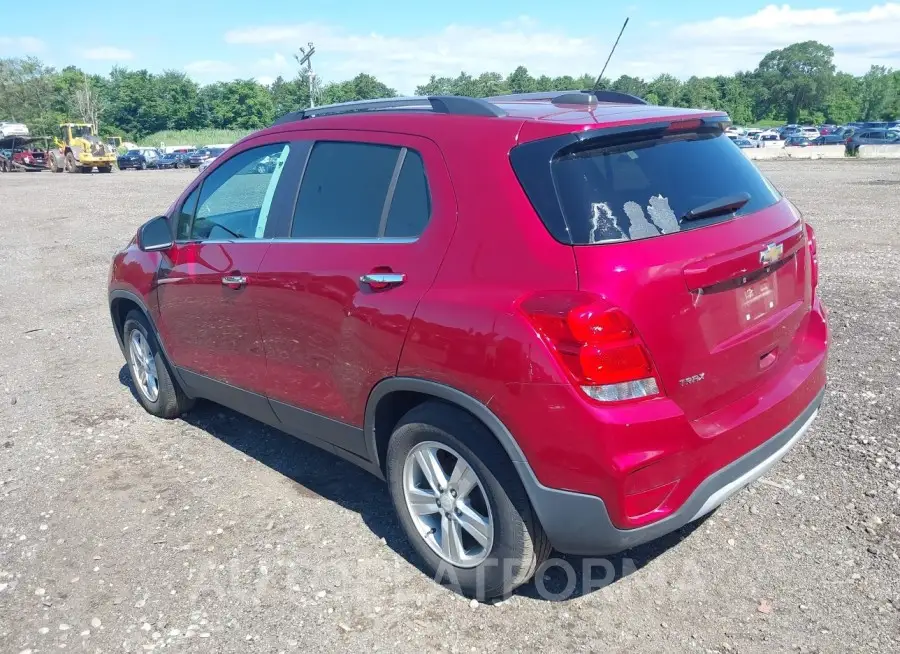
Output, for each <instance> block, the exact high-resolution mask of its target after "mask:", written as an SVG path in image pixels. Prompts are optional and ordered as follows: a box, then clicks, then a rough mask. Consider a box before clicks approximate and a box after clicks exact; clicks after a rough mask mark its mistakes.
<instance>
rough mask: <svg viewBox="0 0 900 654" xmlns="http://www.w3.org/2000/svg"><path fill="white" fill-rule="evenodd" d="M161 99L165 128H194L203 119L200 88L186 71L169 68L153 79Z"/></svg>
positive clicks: (161, 115)
mask: <svg viewBox="0 0 900 654" xmlns="http://www.w3.org/2000/svg"><path fill="white" fill-rule="evenodd" d="M153 86H154V87H155V88H156V94H157V97H158V98H159V99H160V107H159V115H160V118H161V119H162V120H164V121H165V128H164V129H192V128H195V127H197V126H199V124H200V123H201V122H202V121H203V118H204V116H203V112H202V110H201V109H200V88H199V86H198V85H197V83H196V82H195V81H194V80H192V79H190V78H189V77H188V76H187V75H185V74H184V73H181V72H178V71H174V70H167V71H165V72H163V74H162V75H160V76H157V77H155V78H154V79H153Z"/></svg>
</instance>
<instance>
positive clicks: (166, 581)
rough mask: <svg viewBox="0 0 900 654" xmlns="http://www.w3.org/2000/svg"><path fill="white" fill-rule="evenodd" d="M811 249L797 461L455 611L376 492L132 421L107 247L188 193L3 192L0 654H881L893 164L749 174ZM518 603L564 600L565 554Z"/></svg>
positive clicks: (891, 572)
mask: <svg viewBox="0 0 900 654" xmlns="http://www.w3.org/2000/svg"><path fill="white" fill-rule="evenodd" d="M761 167H762V169H763V171H764V172H766V173H767V174H768V175H769V176H770V177H771V179H772V180H773V181H774V182H775V183H776V185H778V186H779V187H780V188H781V189H782V190H783V191H784V193H785V194H786V195H787V196H788V197H789V198H790V199H792V200H793V201H794V203H795V204H796V205H797V206H798V207H799V208H800V209H801V210H802V211H804V212H805V215H806V217H807V218H808V219H809V220H810V221H811V222H812V223H813V224H814V225H815V226H816V228H817V231H818V235H819V243H820V251H821V255H820V256H821V262H822V264H821V271H822V272H821V277H822V281H821V292H822V294H823V296H824V297H825V298H826V300H827V302H828V304H829V306H830V307H831V324H832V328H833V333H834V342H833V349H832V355H831V361H830V378H831V382H830V388H829V390H828V393H827V398H826V403H825V406H824V408H823V410H822V412H821V414H820V417H819V419H818V420H817V421H816V423H815V424H814V426H813V428H812V429H811V431H810V434H809V436H808V437H807V438H806V439H805V440H804V441H803V442H802V444H800V445H799V446H798V447H797V448H796V450H795V451H794V452H793V453H792V454H791V455H790V456H789V457H788V458H787V459H786V460H785V461H784V462H783V463H782V464H780V465H779V466H777V467H776V468H775V469H774V470H773V471H772V473H771V474H770V476H769V477H767V478H766V479H764V480H762V481H760V482H759V483H756V484H754V485H753V486H752V487H750V488H749V489H747V490H745V491H743V492H741V493H740V494H739V495H738V496H736V497H735V498H733V499H732V500H731V501H730V502H728V503H727V504H726V505H725V506H723V507H722V508H721V509H720V510H719V511H718V512H717V513H715V514H714V515H713V516H712V517H710V518H709V519H707V520H706V521H705V522H703V523H702V524H700V525H694V526H691V527H688V528H686V529H684V530H682V531H681V532H680V533H677V534H674V535H672V536H670V537H667V538H665V539H663V540H662V541H659V542H656V543H652V544H649V545H646V546H643V547H640V548H637V549H635V550H632V551H630V552H627V553H625V554H624V555H622V556H618V557H614V558H613V559H611V560H610V563H611V567H612V568H613V569H614V570H615V576H614V578H613V576H612V575H607V574H606V572H607V568H604V567H602V566H598V567H594V569H593V571H594V572H593V574H592V575H588V576H587V577H586V578H584V577H582V576H581V575H580V574H579V575H576V576H577V577H578V583H577V584H576V586H575V590H574V593H573V594H572V596H571V597H570V598H568V599H566V600H563V601H548V600H546V599H542V598H541V597H540V595H541V593H539V592H538V588H536V587H535V585H533V584H532V585H529V586H526V587H523V588H522V589H520V591H519V592H517V593H516V594H515V595H513V596H512V597H511V598H509V599H507V600H506V601H503V602H500V603H498V604H492V605H485V604H477V603H476V604H475V605H472V604H470V602H469V601H468V600H466V599H464V598H462V597H459V596H457V595H455V594H453V593H452V592H451V591H449V590H447V589H445V588H442V587H439V586H437V585H436V584H434V583H433V582H432V581H431V579H430V578H429V577H428V576H427V575H426V574H423V573H422V572H421V571H420V570H419V569H418V567H417V563H416V560H415V558H414V556H413V554H412V552H411V550H410V548H409V547H408V546H407V544H406V543H405V541H404V538H403V536H402V534H401V533H400V530H399V526H398V523H397V521H396V520H395V518H394V517H393V514H392V510H391V508H390V506H389V500H388V496H387V492H386V489H385V488H384V487H383V485H382V484H381V483H380V482H378V481H377V480H375V479H374V478H372V477H370V476H368V475H367V474H366V473H363V472H361V471H359V470H357V469H356V468H354V467H353V466H351V465H350V464H346V463H344V462H342V461H339V460H337V459H335V458H333V457H331V456H329V455H327V454H324V453H322V452H320V451H318V450H316V449H315V448H312V447H310V446H307V445H305V444H303V443H301V442H299V441H295V440H293V439H292V438H290V437H289V436H285V435H282V434H280V433H277V432H275V431H273V430H270V429H267V428H265V427H263V426H261V425H260V424H258V423H255V422H253V421H251V420H249V419H246V418H243V417H241V416H240V415H238V414H236V413H234V412H232V411H229V410H227V409H223V408H221V407H217V406H215V405H211V404H205V405H202V406H200V407H198V409H197V410H196V411H195V412H194V413H192V414H191V415H189V416H187V417H186V419H185V420H183V421H182V420H176V421H171V422H166V421H162V420H157V419H154V418H152V417H150V416H149V415H148V414H146V413H145V412H144V411H143V410H142V409H141V408H140V406H139V405H138V404H137V402H136V401H135V399H134V398H133V396H132V392H131V389H130V386H129V380H128V374H127V372H126V370H125V368H124V367H123V359H122V355H121V353H120V352H119V350H118V347H117V345H116V342H115V339H114V337H113V334H112V330H111V327H110V321H109V316H108V313H107V307H106V275H107V269H108V264H109V260H110V257H111V255H112V253H113V251H114V250H115V249H117V248H118V247H120V246H122V245H123V244H124V243H126V242H127V241H128V240H129V238H130V237H131V236H132V235H133V234H134V231H135V228H136V227H137V225H138V224H139V223H140V222H142V221H143V220H144V219H146V218H148V217H150V216H152V215H155V214H157V213H159V212H161V211H163V210H165V208H166V207H167V205H168V204H169V202H170V201H171V200H173V199H174V198H175V197H176V195H177V193H178V191H180V189H182V188H183V187H184V185H185V184H186V183H187V182H188V181H189V180H190V179H191V177H192V175H193V174H194V173H192V172H190V171H147V172H143V173H142V172H125V173H121V172H117V173H114V174H112V175H91V176H76V175H51V174H50V173H41V174H17V175H4V176H2V177H0V207H2V210H0V214H2V224H3V227H4V233H5V234H6V236H5V238H4V239H2V241H0V344H2V350H0V352H2V357H0V652H12V653H13V654H15V653H17V652H23V651H24V652H32V653H35V654H36V653H38V652H49V651H56V650H58V649H59V648H67V649H77V650H78V651H91V652H101V651H102V652H108V651H131V652H140V651H145V650H150V649H156V648H163V647H167V648H172V649H174V650H176V651H198V652H281V651H285V652H288V651H343V650H349V649H354V650H362V649H365V650H375V649H381V650H392V651H423V650H433V651H443V650H449V651H452V652H468V651H484V650H489V651H498V650H503V651H507V650H547V651H561V652H562V651H575V650H579V651H588V650H591V651H602V652H614V651H634V650H646V651H657V652H659V651H664V652H684V651H698V652H725V651H727V652H734V651H740V652H755V651H765V652H779V651H804V652H808V651H822V652H847V651H885V652H887V651H898V649H900V585H898V578H900V561H898V556H900V489H898V479H900V474H898V467H900V438H898V433H900V420H898V413H900V400H898V397H900V393H898V391H900V373H898V365H897V359H898V356H900V336H898V316H900V284H898V281H900V249H898V248H900V236H898V230H897V227H896V221H897V198H898V196H900V163H892V162H875V161H871V162H864V161H805V162H800V161H795V162H794V161H786V162H763V163H762V164H761ZM564 561H565V563H563V564H562V566H563V567H556V568H553V569H551V570H549V571H547V573H546V575H545V576H542V577H541V579H540V580H539V586H541V587H545V588H546V589H548V590H551V591H559V590H561V589H563V587H564V586H565V585H566V581H567V574H566V572H565V571H564V566H565V565H566V564H568V565H570V566H572V567H573V568H574V569H575V570H578V571H581V569H582V567H583V566H584V565H585V562H584V560H582V559H579V558H577V557H566V558H565V559H564Z"/></svg>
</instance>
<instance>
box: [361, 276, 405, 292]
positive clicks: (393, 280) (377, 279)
mask: <svg viewBox="0 0 900 654" xmlns="http://www.w3.org/2000/svg"><path fill="white" fill-rule="evenodd" d="M359 281H361V282H362V283H363V284H368V285H369V286H370V287H371V288H373V289H376V290H378V289H383V288H387V287H388V286H397V285H399V284H402V283H403V282H405V281H406V273H395V272H383V273H382V272H378V273H374V272H373V273H368V274H366V275H363V276H362V277H360V278H359Z"/></svg>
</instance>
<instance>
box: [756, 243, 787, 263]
mask: <svg viewBox="0 0 900 654" xmlns="http://www.w3.org/2000/svg"><path fill="white" fill-rule="evenodd" d="M782 253H784V245H783V244H781V243H778V244H775V243H769V244H768V245H767V246H766V247H765V248H763V251H762V252H760V253H759V262H760V263H762V264H765V265H767V266H768V265H769V264H772V263H775V262H776V261H778V260H779V259H780V258H781V255H782Z"/></svg>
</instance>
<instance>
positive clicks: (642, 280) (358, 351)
mask: <svg viewBox="0 0 900 654" xmlns="http://www.w3.org/2000/svg"><path fill="white" fill-rule="evenodd" d="M392 109H395V110H392ZM727 120H728V117H727V116H726V115H725V114H723V113H721V112H717V111H710V110H690V109H683V108H667V107H655V106H649V105H646V104H644V103H642V101H640V100H638V99H636V98H634V97H632V96H625V95H623V94H616V93H613V92H604V91H598V92H595V93H566V94H563V95H559V96H554V95H552V94H544V95H538V96H535V95H534V94H530V95H525V96H506V97H499V98H488V99H476V98H465V97H454V98H452V99H451V98H444V97H435V98H415V99H410V98H404V99H402V100H398V99H396V98H390V99H385V100H375V101H363V102H352V103H347V104H345V105H331V106H322V107H316V108H315V109H311V110H305V111H301V112H296V113H293V114H288V115H287V116H284V117H282V118H281V119H279V120H277V121H276V122H275V124H274V125H273V126H271V127H269V128H267V129H264V130H262V131H260V132H257V133H256V134H255V135H251V136H249V137H247V138H246V139H244V140H243V141H241V143H240V144H238V145H235V146H234V147H232V148H230V149H229V150H228V151H227V152H226V153H224V154H223V155H221V157H220V158H219V160H218V161H217V162H216V165H215V166H213V167H211V168H209V169H208V170H207V171H206V172H205V173H202V174H200V175H198V176H197V177H196V178H195V179H193V180H192V181H191V182H190V183H189V184H188V187H187V188H186V189H185V191H184V192H183V193H182V195H181V196H180V197H179V198H178V199H177V200H176V201H175V202H174V203H173V204H172V206H171V209H170V210H168V211H167V213H166V214H165V215H163V216H158V217H156V218H153V219H151V220H149V221H148V222H147V223H145V224H144V225H143V226H142V227H141V228H140V229H139V230H138V232H137V236H136V238H134V239H133V240H132V241H131V243H129V244H128V245H126V246H125V247H124V248H123V249H122V250H121V251H120V252H118V253H117V254H116V255H115V257H114V259H113V261H112V267H111V271H110V275H109V300H110V305H109V308H110V313H111V317H112V323H113V327H114V329H115V334H116V337H117V338H118V340H119V344H120V346H121V349H122V352H123V354H124V355H125V357H126V360H127V365H128V369H129V371H130V374H131V378H132V379H133V380H134V386H135V394H136V397H137V399H138V400H139V401H140V403H141V404H142V405H143V407H144V408H145V409H146V410H147V411H148V412H150V413H151V414H153V415H155V416H159V417H162V418H175V417H177V416H180V415H182V414H183V413H184V412H186V411H189V410H190V408H191V406H192V404H193V402H194V399H195V398H201V397H202V398H206V399H208V400H212V401H215V402H219V403H222V404H225V405H228V406H230V407H232V408H234V409H236V410H238V411H241V412H243V413H245V414H247V415H249V416H251V417H253V418H256V419H258V420H261V421H263V422H264V423H267V424H269V425H273V426H275V427H277V428H278V429H281V430H284V431H286V432H288V433H291V434H293V435H295V436H297V437H299V438H301V439H304V440H307V441H309V442H311V443H314V444H315V445H318V446H320V447H323V448H325V449H326V450H328V451H329V452H331V453H333V454H335V455H337V456H339V457H342V458H344V459H347V460H349V461H352V462H353V463H355V464H357V465H359V466H360V467H362V468H363V469H365V470H367V471H369V472H371V473H372V474H374V475H376V476H378V477H381V478H385V479H386V480H387V483H388V491H389V493H388V494H389V496H390V499H391V501H392V503H393V506H394V508H395V510H396V512H397V515H398V520H399V525H400V527H401V529H402V530H403V531H404V532H405V534H406V536H407V537H408V538H409V541H410V543H411V545H412V547H413V548H414V550H415V551H416V553H417V554H418V555H419V556H420V557H421V559H422V561H423V562H424V566H425V567H426V569H427V570H428V571H429V573H431V574H432V575H433V578H435V579H437V580H438V581H451V582H452V583H453V584H454V585H455V587H456V588H458V589H460V590H461V591H462V592H463V593H464V594H467V595H470V596H480V597H492V596H495V595H499V594H503V593H507V592H510V591H511V590H512V589H513V588H515V587H516V586H518V585H519V584H522V583H524V582H525V581H527V580H528V579H529V578H530V577H531V576H532V575H533V574H534V571H535V570H536V569H538V570H540V567H539V566H540V565H541V563H542V562H543V561H544V560H545V559H546V558H547V557H548V556H549V554H550V552H551V549H554V548H555V549H556V550H558V551H560V552H568V553H574V554H582V555H593V554H603V553H612V552H616V551H620V550H624V549H626V548H630V547H634V546H636V545H638V544H640V543H643V542H647V541H649V540H652V539H655V538H658V537H659V536H661V535H663V534H665V533H667V532H671V531H672V530H676V529H678V528H680V527H681V526H683V525H685V524H687V523H689V522H691V521H694V520H697V519H699V518H701V517H702V516H704V515H706V514H708V513H710V512H711V511H713V510H714V509H715V508H716V507H717V506H718V505H719V504H721V503H722V502H723V501H725V500H726V499H727V498H728V497H729V496H731V495H732V494H734V493H736V492H737V491H738V490H740V489H741V488H742V487H744V486H745V485H747V484H748V483H750V482H752V481H753V480H755V479H757V478H758V477H759V476H761V475H763V474H764V473H766V472H767V471H768V470H769V469H770V468H771V467H772V466H773V465H774V464H775V463H776V462H777V461H778V460H779V459H780V458H781V457H783V456H784V455H785V454H786V453H787V452H788V451H789V450H790V449H791V447H792V446H793V445H795V444H796V443H797V442H798V441H799V439H800V438H801V437H802V436H803V434H804V432H806V430H807V428H808V427H809V425H810V424H811V422H812V421H813V419H814V418H815V416H816V414H817V411H818V408H819V405H820V403H821V401H822V397H823V394H824V388H825V374H826V373H825V369H826V353H827V347H828V342H829V332H828V327H827V323H826V311H825V309H824V307H823V305H822V302H821V300H820V298H819V295H818V292H817V284H818V260H817V254H816V252H817V246H816V240H815V232H814V230H813V228H812V226H811V225H810V224H809V223H808V222H806V221H805V220H804V219H803V217H802V216H801V215H800V214H799V212H798V211H797V209H796V208H795V207H794V206H793V205H792V204H791V203H790V202H788V201H787V200H785V199H784V198H783V197H782V196H781V195H780V194H779V193H778V191H777V190H776V189H775V188H774V187H773V186H772V185H771V184H770V183H769V182H768V181H767V180H766V179H765V178H764V177H763V176H762V175H761V174H760V173H759V171H758V170H757V168H756V166H755V165H754V164H753V162H751V161H749V160H748V159H747V158H746V157H744V156H743V155H742V154H741V153H740V152H738V151H737V149H736V148H735V147H733V146H732V144H731V143H730V142H729V141H728V139H727V137H726V136H725V135H724V133H723V130H722V124H723V122H725V121H727ZM648 121H650V122H648ZM649 124H652V127H649V128H648V125H649ZM664 136H665V137H667V138H663V137H664ZM672 136H677V137H678V138H668V137H672ZM629 145H632V146H633V147H632V148H631V149H629V148H628V146H629ZM271 157H279V158H281V159H283V160H284V161H285V164H284V165H283V166H280V167H279V168H278V169H276V172H274V173H269V174H249V173H252V172H253V171H254V170H256V167H257V166H258V165H259V163H260V162H262V161H264V160H266V159H268V158H271ZM152 211H155V208H154V209H152ZM147 212H148V213H149V212H151V208H150V207H148V208H147ZM667 243H668V244H669V245H668V246H667V245H666V244H667ZM785 264H786V265H785ZM163 276H164V278H165V279H164V281H165V282H167V283H166V284H165V286H162V285H161V282H162V281H163V279H162V278H163ZM179 282H184V283H179ZM163 289H164V292H163ZM344 474H345V476H347V475H349V473H344ZM346 481H347V484H346V486H347V487H348V488H350V489H352V488H353V487H354V483H353V480H352V478H351V479H347V480H346ZM696 536H698V537H702V534H700V533H699V532H698V533H697V534H696ZM333 537H337V538H339V537H340V535H339V534H334V535H333ZM786 556H787V555H786ZM719 563H720V561H719V560H718V559H715V560H713V559H711V560H709V561H708V563H707V564H708V565H718V564H719Z"/></svg>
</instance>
